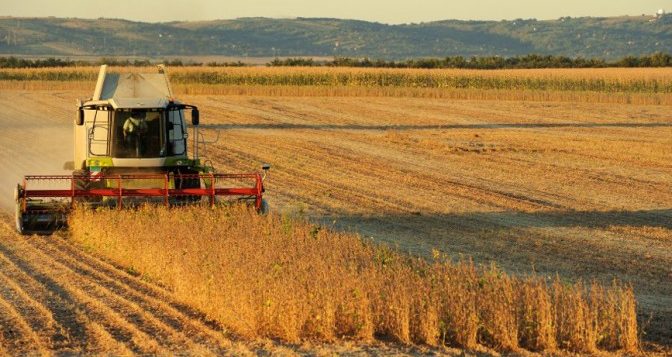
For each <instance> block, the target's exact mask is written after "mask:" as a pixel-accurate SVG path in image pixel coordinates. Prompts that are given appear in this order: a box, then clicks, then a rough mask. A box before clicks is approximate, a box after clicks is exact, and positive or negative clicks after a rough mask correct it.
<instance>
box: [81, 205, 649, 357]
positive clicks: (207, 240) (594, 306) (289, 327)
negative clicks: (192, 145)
mask: <svg viewBox="0 0 672 357" xmlns="http://www.w3.org/2000/svg"><path fill="white" fill-rule="evenodd" d="M70 223H71V227H72V228H71V236H72V239H73V240H75V241H76V242H78V243H79V244H81V245H83V246H84V247H86V248H87V249H91V250H93V251H96V252H98V253H101V254H103V255H104V256H107V257H108V258H110V259H112V260H113V261H115V262H117V263H119V264H123V265H125V266H127V267H128V268H129V269H131V270H133V271H136V272H138V273H140V274H141V275H142V276H145V277H148V278H151V279H153V280H157V281H159V282H161V283H162V284H165V285H166V286H167V287H169V288H171V289H172V290H173V291H174V292H175V294H176V296H177V297H178V298H179V299H181V300H182V301H184V302H185V303H187V304H189V305H191V306H194V307H196V308H198V309H200V310H202V311H204V312H205V313H207V314H208V315H209V316H210V317H211V318H214V319H216V320H218V321H220V322H221V323H223V324H224V325H225V326H227V327H229V328H230V329H231V330H233V331H234V332H236V333H238V334H240V335H242V336H247V337H249V338H256V337H271V338H279V339H282V340H285V341H288V342H299V341H302V340H306V339H315V340H322V341H333V340H336V339H340V338H347V339H357V340H365V341H366V340H372V339H375V338H391V339H394V340H396V341H398V342H401V343H405V344H408V343H415V344H427V345H432V346H437V345H450V346H458V347H465V348H474V347H477V346H479V345H485V346H488V347H492V348H495V349H498V350H517V349H520V348H524V349H528V350H534V351H552V350H556V349H562V350H570V351H579V352H595V351H598V350H626V351H635V350H637V349H638V337H637V336H638V335H637V322H636V311H635V310H636V308H635V299H634V295H633V291H632V289H631V288H630V287H628V286H623V285H621V284H619V283H617V282H614V284H613V286H610V287H603V286H601V285H599V284H597V283H592V284H588V285H586V284H583V283H581V282H579V283H574V284H570V283H566V282H563V281H560V280H559V278H555V279H547V278H544V277H540V276H528V277H513V276H509V275H507V274H506V273H504V272H502V271H501V270H499V269H497V268H496V267H494V266H490V267H475V266H474V264H472V263H470V262H459V263H455V262H451V261H449V260H448V259H447V258H446V257H444V256H443V255H442V254H440V253H438V252H436V253H435V254H434V261H432V262H427V261H425V260H423V259H419V258H413V257H410V256H406V255H403V254H400V253H398V252H396V251H393V250H391V249H389V248H386V247H385V246H379V245H375V244H373V243H369V242H367V241H364V240H362V239H361V238H360V237H358V236H356V235H353V234H349V233H340V232H334V231H330V230H327V229H323V228H322V227H320V226H316V225H311V224H308V223H305V222H303V221H300V220H295V219H292V218H289V217H283V216H278V215H269V216H259V215H257V214H256V213H254V212H253V211H251V210H248V209H247V208H244V207H237V206H236V207H221V208H216V209H209V208H202V207H191V208H183V209H180V210H179V211H173V210H170V209H166V208H162V207H143V208H141V209H138V210H128V211H121V212H120V211H105V210H103V211H97V212H92V211H89V210H84V209H81V210H77V211H76V212H75V213H74V214H73V215H72V217H71V222H70ZM157 227H159V228H157ZM161 227H170V229H168V228H161ZM157 229H158V230H157Z"/></svg>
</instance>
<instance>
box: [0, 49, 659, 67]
mask: <svg viewBox="0 0 672 357" xmlns="http://www.w3.org/2000/svg"><path fill="white" fill-rule="evenodd" d="M158 63H163V64H165V65H167V66H170V67H181V66H204V67H241V66H245V65H246V64H245V63H243V62H241V61H237V62H208V63H199V62H184V61H182V60H180V59H164V60H160V61H150V60H148V59H142V60H140V59H135V60H132V61H131V60H129V59H118V58H113V57H112V58H105V57H103V58H100V59H99V60H94V61H85V60H70V59H61V58H47V59H26V58H17V57H0V68H45V67H76V66H94V65H100V64H107V65H111V66H125V67H128V66H134V67H144V66H152V65H154V64H158ZM266 65H267V66H277V67H296V66H304V67H315V66H326V67H360V68H367V67H368V68H461V69H529V68H606V67H672V55H670V54H666V53H654V54H651V55H646V56H639V57H635V56H628V57H624V58H622V59H620V60H616V61H606V60H604V59H597V58H591V59H587V58H581V57H578V58H570V57H565V56H552V55H536V54H530V55H525V56H514V57H499V56H485V57H470V58H466V57H462V56H454V57H445V58H419V59H410V60H406V61H385V60H381V59H376V60H372V59H369V58H349V57H335V58H334V59H333V60H328V61H316V60H314V59H312V58H286V59H280V58H276V59H274V60H272V61H271V62H268V63H267V64H266Z"/></svg>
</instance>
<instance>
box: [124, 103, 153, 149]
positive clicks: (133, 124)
mask: <svg viewBox="0 0 672 357" xmlns="http://www.w3.org/2000/svg"><path fill="white" fill-rule="evenodd" d="M146 117H147V114H146V113H145V112H144V111H139V110H138V111H132V112H131V115H130V116H129V117H128V118H127V119H126V121H125V122H124V127H123V132H124V142H125V144H126V147H127V148H133V149H134V151H135V156H136V157H140V156H141V154H142V151H143V148H142V146H143V145H142V140H141V138H142V136H143V135H144V134H146V133H147V129H148V128H147V120H146Z"/></svg>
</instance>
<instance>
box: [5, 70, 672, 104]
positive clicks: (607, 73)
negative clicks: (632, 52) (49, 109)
mask: <svg viewBox="0 0 672 357" xmlns="http://www.w3.org/2000/svg"><path fill="white" fill-rule="evenodd" d="M111 70H113V71H121V72H126V71H134V72H143V71H151V69H148V68H142V67H141V68H113V69H111ZM97 75H98V68H96V67H79V68H40V69H2V70H0V88H2V89H15V88H19V89H31V90H32V89H50V90H53V89H82V90H86V89H89V87H91V83H93V82H95V80H96V77H97ZM170 76H171V82H172V84H173V87H174V89H175V91H176V93H177V94H212V95H217V94H219V95H221V94H229V95H240V94H243V95H250V94H253V95H285V96H287V95H290V96H397V97H399V96H404V97H428V98H451V99H490V100H542V101H581V102H606V103H637V104H670V103H672V70H670V69H668V68H658V69H651V68H634V69H633V68H607V69H528V70H461V69H384V68H331V67H291V68H286V67H285V68H283V67H242V68H241V67H218V68H209V67H177V68H171V69H170Z"/></svg>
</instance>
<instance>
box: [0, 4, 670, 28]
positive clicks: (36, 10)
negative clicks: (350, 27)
mask: <svg viewBox="0 0 672 357" xmlns="http://www.w3.org/2000/svg"><path fill="white" fill-rule="evenodd" d="M661 8H662V9H666V10H668V12H672V0H553V1H551V0H499V1H498V0H472V1H470V0H457V1H456V0H326V1H324V0H322V1H318V0H235V1H231V0H220V1H218V0H190V1H177V0H111V1H101V0H98V1H95V0H0V16H21V17H24V16H25V17H28V16H36V17H44V16H56V17H80V18H98V17H109V18H124V19H129V20H139V21H148V22H164V21H186V20H214V19H233V18H237V17H251V16H263V17H275V18H287V17H299V16H300V17H336V18H345V19H360V20H368V21H378V22H384V23H390V24H398V23H409V22H422V21H434V20H445V19H462V20H501V19H515V18H537V19H540V20H541V19H555V18H558V17H560V16H573V17H577V16H619V15H641V14H649V15H651V14H653V13H655V12H656V10H658V9H661Z"/></svg>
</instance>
